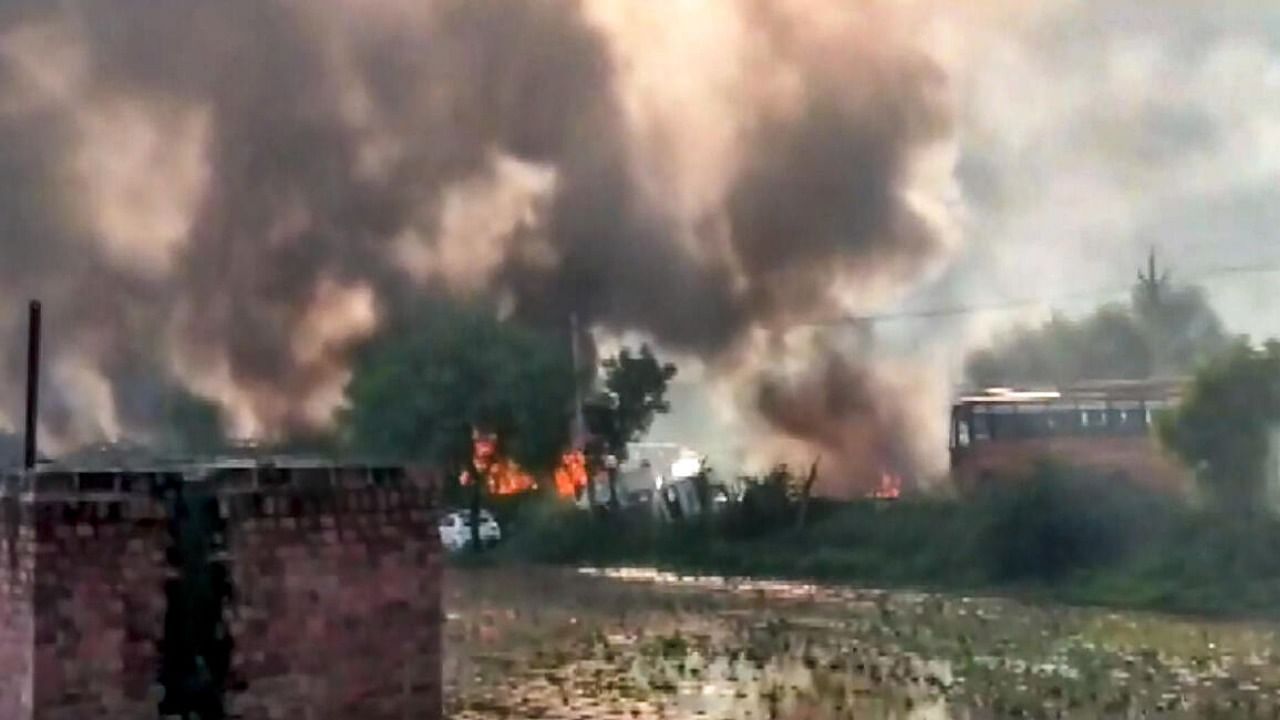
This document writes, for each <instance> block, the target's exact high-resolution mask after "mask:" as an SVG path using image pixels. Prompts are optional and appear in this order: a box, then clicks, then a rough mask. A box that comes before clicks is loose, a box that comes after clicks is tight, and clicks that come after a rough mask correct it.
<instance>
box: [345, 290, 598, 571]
mask: <svg viewBox="0 0 1280 720" xmlns="http://www.w3.org/2000/svg"><path fill="white" fill-rule="evenodd" d="M573 388H574V377H573V366H572V362H571V360H570V358H569V353H568V348H567V347H564V348H562V347H560V344H558V343H556V342H555V341H553V340H551V339H549V338H547V337H545V336H543V335H540V334H537V333H535V332H533V331H531V330H529V329H527V328H524V327H521V326H519V325H516V324H513V323H509V322H501V321H499V320H498V319H496V317H495V316H494V314H492V313H490V312H487V311H486V310H485V309H484V308H478V307H467V306H459V305H455V304H449V303H445V302H434V303H429V304H426V305H425V306H424V307H422V308H420V309H419V312H417V313H416V315H415V317H413V318H408V319H402V320H400V321H397V322H394V323H391V324H390V325H389V326H388V327H387V328H386V329H385V330H384V331H383V332H381V333H380V334H379V335H378V336H377V337H375V338H373V339H372V340H371V341H369V342H368V343H367V344H366V345H365V347H363V348H362V349H361V351H360V352H359V353H358V354H357V357H356V360H355V363H354V368H353V374H352V378H351V381H350V383H349V384H348V386H347V390H346V395H347V407H346V409H345V410H344V411H343V412H342V413H341V415H340V425H341V427H342V429H343V433H344V435H345V438H346V441H347V443H349V445H350V446H351V447H352V448H353V449H355V450H357V451H359V452H363V453H370V454H375V455H379V456H383V457H387V458H394V459H397V460H407V461H418V462H427V463H431V464H433V465H435V466H437V467H440V468H442V469H443V470H445V472H446V476H447V477H448V478H449V479H450V483H451V487H449V488H447V489H448V490H449V491H450V492H451V494H452V495H453V496H454V497H459V496H461V495H462V494H464V492H463V488H462V487H461V486H460V485H459V478H461V476H462V475H463V473H466V474H467V475H468V476H469V477H470V478H474V479H476V480H475V481H473V482H471V483H470V486H469V490H470V492H469V493H466V494H468V495H469V496H470V507H471V532H472V541H473V543H474V545H475V547H477V548H478V547H479V546H480V542H479V514H480V504H481V502H482V497H483V493H484V491H485V487H484V486H485V483H484V482H483V481H482V474H481V473H480V472H479V471H478V470H477V468H476V466H475V452H474V438H475V434H476V433H485V434H493V435H495V436H496V437H497V439H498V447H497V450H498V452H499V453H500V454H501V455H502V456H504V457H507V458H511V459H512V460H515V461H516V462H518V463H519V464H520V465H521V466H523V467H524V468H526V469H527V470H529V471H530V472H534V473H538V472H544V471H546V470H549V469H551V468H553V467H554V466H555V464H556V463H557V461H558V460H559V458H560V456H561V454H562V453H563V451H564V449H565V448H566V447H567V446H568V442H569V421H570V409H571V406H572V398H573Z"/></svg>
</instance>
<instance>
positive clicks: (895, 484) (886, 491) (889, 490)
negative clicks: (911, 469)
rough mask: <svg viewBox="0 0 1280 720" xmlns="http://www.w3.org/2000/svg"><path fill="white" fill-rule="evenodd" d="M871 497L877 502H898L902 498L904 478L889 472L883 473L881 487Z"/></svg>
mask: <svg viewBox="0 0 1280 720" xmlns="http://www.w3.org/2000/svg"><path fill="white" fill-rule="evenodd" d="M871 497H873V498H875V499H877V500H897V499H898V498H900V497H902V478H900V477H898V476H897V475H894V474H893V473H891V472H889V471H888V470H886V471H885V472H883V473H881V475H880V487H878V488H876V489H875V490H874V491H873V492H872V493H871Z"/></svg>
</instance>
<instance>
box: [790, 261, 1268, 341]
mask: <svg viewBox="0 0 1280 720" xmlns="http://www.w3.org/2000/svg"><path fill="white" fill-rule="evenodd" d="M1270 273H1280V262H1278V263H1275V264H1257V265H1221V266H1217V267H1213V268H1208V269H1206V270H1202V271H1200V272H1196V273H1187V274H1185V275H1181V276H1180V277H1182V278H1183V279H1185V280H1189V281H1192V282H1203V281H1205V280H1212V279H1213V278H1217V277H1225V276H1232V275H1265V274H1270ZM1132 288H1133V285H1132V284H1127V285H1123V286H1121V285H1117V286H1114V287H1111V288H1094V289H1091V290H1085V291H1081V292H1075V293H1066V294H1063V295H1058V296H1056V297H1052V298H1044V297H1026V298H1016V299H1010V300H1004V301H1001V302H996V303H987V304H965V305H950V306H942V307H936V308H926V309H922V310H903V311H899V312H888V313H872V314H866V315H848V316H845V317H842V318H839V319H836V320H829V321H819V322H815V323H809V324H810V325H814V326H822V325H845V324H853V323H880V322H895V321H900V320H927V319H934V318H945V317H958V316H963V315H978V314H982V313H989V312H1008V311H1011V310H1018V309H1021V308H1028V307H1037V306H1045V305H1049V306H1052V305H1060V304H1067V303H1077V302H1082V301H1086V300H1095V301H1101V300H1107V299H1112V298H1115V297H1117V296H1119V295H1123V294H1125V293H1127V292H1129V291H1130V290H1131V289H1132Z"/></svg>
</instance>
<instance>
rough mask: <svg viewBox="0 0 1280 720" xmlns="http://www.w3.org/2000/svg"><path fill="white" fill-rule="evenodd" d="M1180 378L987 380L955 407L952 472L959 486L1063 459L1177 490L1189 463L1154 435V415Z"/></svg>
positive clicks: (1182, 487)
mask: <svg viewBox="0 0 1280 720" xmlns="http://www.w3.org/2000/svg"><path fill="white" fill-rule="evenodd" d="M1183 384H1184V383H1183V381H1181V380H1147V381H1101V382H1090V383H1081V384H1078V385H1074V386H1071V387H1067V388H1054V389H1046V390H1016V389H1011V388H988V389H986V390H983V391H980V392H978V393H975V394H971V395H967V396H964V397H961V398H960V399H959V400H958V401H956V402H955V403H954V405H953V406H952V410H951V438H950V449H951V472H952V478H953V480H954V482H955V484H956V487H957V488H958V489H959V490H960V491H961V492H972V491H973V490H975V489H977V488H979V487H982V486H983V485H984V484H988V483H990V482H993V481H995V480H996V479H998V478H1007V477H1017V476H1018V475H1020V474H1024V473H1026V472H1027V471H1028V470H1030V469H1031V468H1032V467H1033V466H1034V465H1035V464H1036V463H1037V462H1039V461H1041V460H1044V459H1053V460H1060V461H1062V462H1065V463H1068V464H1071V465H1074V466H1076V467H1081V468H1087V469H1090V470H1094V471H1097V472H1101V473H1104V474H1107V475H1111V476H1114V477H1116V478H1123V479H1126V480H1129V481H1132V482H1138V483H1141V484H1145V485H1148V486H1150V487H1153V488H1155V489H1158V490H1162V491H1167V492H1171V493H1179V494H1181V493H1185V492H1187V491H1189V490H1190V488H1191V480H1192V477H1191V471H1190V470H1189V469H1188V468H1187V467H1185V466H1184V465H1183V464H1182V463H1180V462H1179V461H1178V460H1177V459H1176V458H1174V457H1173V456H1172V455H1170V453H1169V452H1168V451H1167V450H1165V449H1164V448H1162V447H1161V446H1160V444H1159V442H1158V441H1157V440H1156V438H1155V432H1154V426H1155V422H1156V417H1157V416H1158V415H1159V414H1160V413H1161V412H1163V411H1166V410H1168V409H1170V408H1173V407H1175V406H1176V405H1177V403H1178V401H1179V399H1180V394H1181V391H1182V387H1183Z"/></svg>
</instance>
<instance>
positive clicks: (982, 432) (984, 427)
mask: <svg viewBox="0 0 1280 720" xmlns="http://www.w3.org/2000/svg"><path fill="white" fill-rule="evenodd" d="M992 437H993V436H992V432H991V414H990V413H988V412H987V409H986V408H983V407H980V408H975V409H974V413H973V442H975V443H979V442H983V441H986V440H990V439H991V438H992Z"/></svg>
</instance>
